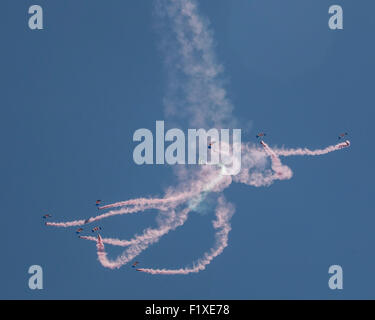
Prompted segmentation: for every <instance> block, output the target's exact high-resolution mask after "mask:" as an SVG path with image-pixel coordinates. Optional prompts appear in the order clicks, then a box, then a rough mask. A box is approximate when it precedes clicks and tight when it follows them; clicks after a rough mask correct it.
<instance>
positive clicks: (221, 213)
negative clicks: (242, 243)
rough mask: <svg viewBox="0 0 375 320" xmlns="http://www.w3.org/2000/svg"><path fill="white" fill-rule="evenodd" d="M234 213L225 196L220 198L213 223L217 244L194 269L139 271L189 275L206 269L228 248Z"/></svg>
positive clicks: (148, 269) (194, 265) (145, 269)
mask: <svg viewBox="0 0 375 320" xmlns="http://www.w3.org/2000/svg"><path fill="white" fill-rule="evenodd" d="M233 213H234V208H233V206H232V205H231V204H229V203H227V202H226V201H225V199H224V196H220V197H219V199H218V206H217V208H216V220H215V221H214V222H213V226H214V228H215V229H216V230H217V231H216V234H215V238H216V243H215V246H214V247H213V248H212V249H210V250H209V251H208V252H206V253H205V254H204V255H203V258H201V259H199V260H198V261H197V262H196V263H194V264H193V267H187V268H180V269H152V268H141V269H138V271H142V272H145V273H150V274H165V275H173V274H189V273H196V272H199V271H202V270H204V269H206V266H207V265H208V264H210V263H211V261H212V260H213V259H214V258H215V257H217V256H218V255H220V254H221V253H222V252H223V250H224V249H225V247H227V246H228V234H229V232H230V230H231V226H230V219H231V217H232V215H233Z"/></svg>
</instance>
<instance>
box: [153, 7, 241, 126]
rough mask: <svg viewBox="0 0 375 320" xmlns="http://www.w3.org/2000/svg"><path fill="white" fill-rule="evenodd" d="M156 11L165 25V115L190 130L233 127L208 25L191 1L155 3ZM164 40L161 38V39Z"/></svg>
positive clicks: (228, 103) (220, 69)
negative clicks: (166, 73) (188, 126)
mask: <svg viewBox="0 0 375 320" xmlns="http://www.w3.org/2000/svg"><path fill="white" fill-rule="evenodd" d="M156 3H157V6H156V11H157V13H158V14H159V15H160V16H161V17H162V19H163V21H166V24H167V26H166V27H165V31H164V30H163V36H165V34H169V33H170V31H172V32H173V37H171V38H172V39H168V40H169V41H168V40H167V41H166V42H164V45H165V47H164V48H163V49H164V50H163V51H164V52H165V54H166V55H167V59H166V61H167V66H168V71H169V76H170V80H169V83H170V87H169V93H168V94H169V95H168V97H167V98H166V99H165V105H166V112H167V115H172V116H174V117H177V118H178V117H181V118H183V120H184V121H186V119H188V120H189V122H190V125H191V126H193V127H198V128H199V127H202V128H222V127H226V128H229V127H234V125H235V122H236V121H235V119H234V118H233V117H232V110H233V105H232V104H231V103H230V101H229V100H228V98H227V92H226V90H225V89H224V86H223V82H224V81H223V79H222V72H223V67H222V66H221V65H220V64H219V63H218V62H217V58H216V55H215V52H214V40H213V36H212V31H211V30H210V29H209V22H208V21H207V20H205V19H204V18H203V17H202V16H201V15H199V13H198V8H197V2H196V1H193V0H178V1H176V0H157V1H156ZM164 38H165V37H164Z"/></svg>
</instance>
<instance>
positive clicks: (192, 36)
mask: <svg viewBox="0 0 375 320" xmlns="http://www.w3.org/2000/svg"><path fill="white" fill-rule="evenodd" d="M157 11H158V13H159V14H160V15H161V16H162V17H163V18H166V19H167V20H168V23H169V25H168V30H172V32H173V35H174V37H175V39H174V40H172V41H169V42H168V43H167V46H168V47H167V48H166V53H167V54H168V57H167V62H168V66H172V65H173V66H174V67H173V68H169V71H170V77H171V79H170V80H171V81H170V88H169V89H170V94H169V96H168V97H167V98H166V101H165V104H166V108H167V112H168V113H169V114H170V115H175V116H178V115H180V116H182V117H183V119H184V120H185V121H186V119H190V124H192V125H194V126H195V127H203V128H223V127H225V128H230V127H232V128H233V127H234V123H236V122H237V121H236V120H235V119H234V117H233V116H232V109H233V106H232V104H231V103H230V102H229V100H228V98H227V93H226V90H225V89H224V86H223V79H222V75H221V74H222V71H223V68H222V66H221V65H219V64H218V63H217V61H216V57H215V54H214V41H213V37H212V32H211V31H210V30H209V28H208V22H207V21H206V20H204V19H203V18H202V17H201V16H200V15H199V14H198V10H197V3H196V1H194V0H157ZM170 46H174V47H173V50H171V47H170ZM172 70H173V71H172ZM262 145H263V149H260V148H257V147H254V146H253V145H250V144H244V145H243V146H242V151H243V156H242V169H241V172H240V173H239V174H238V175H237V176H235V177H233V178H232V177H230V176H223V175H221V174H220V173H223V171H225V169H226V167H225V166H224V165H222V164H221V165H220V170H218V168H217V167H216V166H207V165H204V166H201V167H200V169H198V170H197V171H188V173H187V174H186V175H182V172H183V170H184V169H180V170H179V171H178V173H179V175H180V177H184V178H183V179H180V184H179V185H178V186H177V188H173V189H172V188H171V189H170V190H168V191H167V192H166V195H165V196H164V197H163V198H139V199H131V200H127V201H121V202H116V203H113V204H109V205H105V206H102V207H100V208H99V209H101V210H105V209H113V208H120V209H118V210H111V211H109V212H106V213H104V214H100V215H97V216H94V217H91V218H89V219H86V220H75V221H68V222H48V223H47V225H48V226H55V227H73V226H81V225H84V224H86V223H92V222H96V221H100V220H101V219H105V218H109V217H113V216H117V215H124V214H131V213H136V212H144V211H146V210H149V209H157V210H159V213H158V216H157V217H158V220H157V221H158V227H157V228H147V229H145V230H144V231H143V233H142V234H140V235H136V236H135V237H134V238H133V239H130V240H120V239H113V238H102V237H101V236H100V235H99V236H98V238H97V239H96V238H95V237H90V236H81V237H80V238H82V239H85V240H89V241H96V245H97V250H98V251H97V254H98V260H99V261H100V263H101V264H102V265H103V266H104V267H107V268H110V269H115V268H120V267H121V266H123V265H124V264H126V263H128V262H129V261H131V260H133V259H134V258H135V257H136V256H137V255H139V254H140V253H141V252H142V251H143V250H145V249H146V248H148V247H149V246H150V245H152V244H153V243H156V242H157V241H159V239H160V238H161V237H162V236H164V235H166V234H167V233H168V232H170V231H171V230H175V229H176V228H178V227H180V226H182V225H183V224H184V223H185V221H186V220H187V217H188V214H189V212H191V211H193V210H195V209H196V208H197V206H198V205H199V204H200V203H201V202H202V201H204V200H205V199H206V197H207V195H208V194H209V193H213V192H216V193H218V194H219V197H218V205H217V208H216V220H215V221H214V222H213V226H214V228H215V230H216V234H215V240H216V241H215V245H214V247H213V248H212V249H210V250H209V251H207V252H206V253H205V254H204V255H203V258H201V259H199V260H198V261H197V262H196V263H195V264H194V265H193V266H192V267H186V268H179V269H154V268H142V269H138V270H139V271H143V272H146V273H150V274H189V273H193V272H199V271H201V270H204V269H205V268H206V266H207V265H208V264H209V263H210V262H211V261H212V260H213V259H214V258H215V257H216V256H218V255H219V254H221V253H222V252H223V250H224V248H225V247H226V246H227V245H228V234H229V231H230V229H231V226H230V218H231V216H232V214H233V213H234V209H233V206H232V205H231V204H229V203H227V202H226V201H225V199H224V197H223V196H222V195H220V193H221V192H222V191H223V190H224V189H226V188H227V187H229V185H230V184H231V183H232V182H233V181H235V182H240V183H246V184H249V185H252V186H255V187H260V186H268V185H271V184H272V183H273V182H274V181H275V180H285V179H290V178H291V177H292V171H291V169H290V168H289V167H287V166H285V165H283V164H282V163H281V160H280V158H279V157H280V156H292V155H311V156H315V155H323V154H326V153H329V152H332V151H336V150H339V149H342V148H344V147H347V146H349V142H348V141H347V142H345V143H341V144H338V145H336V146H330V147H327V148H325V149H320V150H309V149H306V148H305V149H271V148H270V147H269V146H268V145H267V144H266V143H265V142H262ZM267 157H270V159H271V168H270V169H269V168H267ZM105 244H109V245H114V246H121V247H127V248H126V250H125V251H124V252H123V253H122V254H120V255H119V256H118V257H117V258H115V259H113V260H112V259H109V258H108V256H107V252H106V251H105Z"/></svg>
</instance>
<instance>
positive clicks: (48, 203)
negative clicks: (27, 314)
mask: <svg viewBox="0 0 375 320" xmlns="http://www.w3.org/2000/svg"><path fill="white" fill-rule="evenodd" d="M199 2H200V12H201V14H202V15H204V16H206V17H207V18H208V19H209V20H210V21H211V28H212V30H213V31H214V37H215V41H216V43H217V46H216V54H217V57H218V59H219V61H220V62H221V63H222V64H223V65H224V67H225V76H226V78H227V79H228V83H227V86H226V88H227V90H228V94H229V97H230V99H231V101H232V102H233V105H234V106H235V112H234V114H235V115H236V116H237V117H238V118H240V119H246V120H248V121H251V122H252V127H251V130H249V132H248V133H247V135H246V136H243V140H251V139H253V140H254V135H255V134H256V133H257V132H258V131H262V130H264V131H266V132H267V133H268V134H269V138H268V140H267V141H268V143H269V144H270V145H279V146H280V145H283V144H285V145H286V146H290V147H297V146H308V147H311V148H318V147H323V146H326V145H329V144H333V143H336V141H337V135H338V133H340V132H342V131H348V132H350V139H351V142H352V146H351V148H349V149H346V150H342V151H340V152H336V153H332V154H329V155H326V156H323V157H318V158H288V159H285V163H286V164H288V165H289V166H290V167H291V168H292V169H293V171H294V177H293V179H291V180H289V181H281V182H276V183H275V184H274V185H272V186H271V187H267V188H253V187H249V186H245V185H239V184H233V185H232V186H231V187H230V188H229V189H227V190H226V191H225V195H226V197H227V199H228V200H229V201H231V202H232V203H234V204H235V206H236V213H235V215H234V217H233V219H232V232H231V233H230V239H229V241H230V242H229V246H228V247H227V248H226V250H225V251H224V253H223V254H222V255H221V256H219V257H218V258H216V259H215V260H214V261H213V262H212V264H211V265H210V266H208V268H207V269H206V270H205V271H203V272H201V273H199V274H194V275H189V276H150V275H146V274H142V273H137V272H134V270H133V269H132V268H130V267H129V266H124V267H123V268H121V269H119V270H116V271H110V270H107V269H104V268H103V267H102V266H101V265H100V264H99V262H98V261H97V259H96V252H95V245H93V243H88V242H85V241H80V240H79V239H77V237H76V235H75V233H74V229H71V230H70V229H69V230H66V229H65V230H62V229H59V230H56V229H47V228H45V227H44V226H43V222H42V221H41V220H42V219H41V215H43V214H45V213H48V212H50V213H52V215H53V216H54V218H56V219H59V220H60V219H61V220H65V219H66V220H71V219H75V218H85V217H87V216H91V215H93V214H95V213H96V211H95V210H96V209H95V206H94V201H95V200H96V199H106V200H108V201H117V200H126V199H130V198H133V197H139V196H147V195H162V191H163V190H164V188H165V187H167V186H169V185H173V183H174V182H175V179H174V176H173V174H172V170H171V169H170V168H168V167H166V166H136V165H135V164H134V162H133V159H132V152H133V148H134V146H135V144H134V143H133V142H132V135H133V132H134V131H135V130H136V129H138V128H143V127H145V128H150V129H152V128H153V126H154V124H155V120H160V119H163V118H164V115H163V98H164V97H165V93H166V90H167V83H166V78H167V75H166V73H165V69H164V68H163V59H164V57H163V53H162V51H160V50H159V49H158V41H160V35H159V34H158V33H157V32H156V30H155V23H156V21H155V19H156V18H155V16H154V14H153V4H152V2H151V1H149V0H141V1H136V0H132V1H120V0H110V1H89V0H86V1H83V0H82V1H73V0H64V1H45V0H37V1H25V0H18V1H12V0H4V1H2V6H1V9H2V10H1V13H2V18H1V19H0V38H1V41H2V44H1V51H0V57H1V59H0V88H1V94H0V106H1V116H0V137H1V138H0V139H1V157H0V164H1V179H0V181H1V182H0V199H1V218H2V228H1V236H0V238H1V240H2V253H1V255H2V257H1V260H0V270H1V275H2V284H1V286H0V298H3V299H4V298H22V299H40V298H44V299H46V298H48V299H60V298H72V299H91V298H96V299H98V298H100V299H167V298H168V299H252V298H323V299H333V298H375V296H374V289H373V288H374V287H375V276H374V274H373V270H374V269H375V254H374V252H373V247H374V244H375V233H374V231H373V230H374V225H375V217H374V209H373V202H372V201H373V199H374V197H373V196H374V192H373V186H372V181H373V179H374V178H375V177H374V169H373V164H374V160H375V159H374V155H375V154H374V148H373V143H374V142H373V141H374V138H373V136H374V134H373V128H372V124H373V119H374V116H375V112H374V93H375V90H374V72H375V60H374V56H375V44H374V31H375V20H374V14H375V3H374V1H370V0H362V1H360V2H355V1H345V0H335V1H326V0H319V1H316V0H304V1H300V0H286V1H278V0H268V1H262V0H246V1H244V0H241V1H240V0H239V1H230V2H229V1H225V0H217V1H208V0H206V1H199ZM32 4H40V5H41V6H42V7H43V9H44V25H45V29H44V30H42V31H31V30H29V28H28V26H27V19H28V14H27V11H28V7H29V6H30V5H32ZM330 4H340V5H342V6H343V9H344V30H343V31H331V30H330V29H329V28H328V7H329V5H330ZM212 219H213V212H212V213H209V214H206V215H200V214H193V215H192V216H191V217H190V219H189V220H188V222H187V223H186V224H185V226H184V227H183V228H180V229H178V231H176V232H173V233H170V234H169V235H167V236H166V237H164V238H163V239H162V240H161V241H160V242H159V243H158V244H156V245H154V246H152V247H150V248H149V249H148V250H147V251H145V252H144V253H142V255H140V256H139V258H138V259H137V260H140V261H142V263H144V265H146V266H156V267H179V266H185V265H188V264H189V263H190V262H191V261H193V260H195V259H196V258H198V257H200V256H201V255H202V254H203V252H205V251H206V250H207V249H208V248H210V247H211V245H212V243H213V230H212V226H211V220H212ZM153 224H154V217H153V215H152V214H149V215H148V214H146V215H140V216H128V217H118V218H113V219H112V220H111V219H110V220H108V221H105V222H103V227H104V230H105V232H106V233H105V235H110V236H118V237H120V238H123V239H127V238H130V237H131V236H132V235H133V234H134V233H135V232H140V231H141V230H142V228H144V227H146V226H149V225H153ZM109 249H110V255H111V256H115V254H117V253H119V252H120V251H119V250H118V249H117V248H109ZM33 264H38V265H41V266H42V267H43V270H44V287H45V289H44V290H41V291H32V290H30V289H29V288H28V286H27V281H28V277H29V275H28V274H27V270H28V268H29V266H30V265H33ZM333 264H339V265H341V266H342V267H343V270H344V290H343V291H339V292H338V291H331V290H329V288H328V285H327V283H328V277H329V276H328V268H329V266H330V265H333Z"/></svg>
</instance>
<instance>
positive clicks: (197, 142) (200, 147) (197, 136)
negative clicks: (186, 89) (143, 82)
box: [133, 121, 241, 175]
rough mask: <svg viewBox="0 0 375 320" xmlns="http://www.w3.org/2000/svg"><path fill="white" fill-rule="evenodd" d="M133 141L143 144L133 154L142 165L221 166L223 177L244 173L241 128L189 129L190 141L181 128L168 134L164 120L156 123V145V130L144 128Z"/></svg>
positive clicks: (169, 131)
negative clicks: (242, 170) (242, 167)
mask: <svg viewBox="0 0 375 320" xmlns="http://www.w3.org/2000/svg"><path fill="white" fill-rule="evenodd" d="M231 131H232V134H230V133H231ZM133 141H134V142H140V143H139V144H138V145H137V146H136V147H135V148H134V151H133V159H134V162H135V163H136V164H138V165H143V164H169V165H175V164H207V165H218V166H220V167H221V168H222V170H221V173H222V174H223V175H236V174H238V173H239V172H240V170H241V129H232V130H230V129H220V130H218V129H209V130H205V129H188V130H187V138H186V136H185V133H184V132H183V131H182V130H181V129H177V128H173V129H169V130H168V131H167V132H165V130H164V121H156V125H155V143H154V134H153V133H152V131H150V130H149V129H144V128H143V129H138V130H136V131H135V132H134V135H133ZM167 144H168V145H167ZM154 145H155V148H154ZM154 149H155V153H154ZM197 151H198V154H197Z"/></svg>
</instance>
